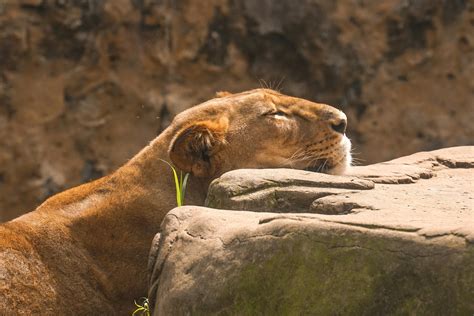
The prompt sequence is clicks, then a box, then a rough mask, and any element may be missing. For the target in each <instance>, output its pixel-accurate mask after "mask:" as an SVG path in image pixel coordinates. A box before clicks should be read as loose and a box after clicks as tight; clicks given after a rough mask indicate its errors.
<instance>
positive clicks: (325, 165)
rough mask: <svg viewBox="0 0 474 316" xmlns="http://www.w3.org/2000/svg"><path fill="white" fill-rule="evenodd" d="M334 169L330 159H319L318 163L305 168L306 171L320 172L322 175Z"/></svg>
mask: <svg viewBox="0 0 474 316" xmlns="http://www.w3.org/2000/svg"><path fill="white" fill-rule="evenodd" d="M331 169H332V162H330V161H329V159H318V160H316V162H314V163H313V164H311V166H308V167H306V168H304V170H306V171H312V172H320V173H327V172H328V171H329V170H331Z"/></svg>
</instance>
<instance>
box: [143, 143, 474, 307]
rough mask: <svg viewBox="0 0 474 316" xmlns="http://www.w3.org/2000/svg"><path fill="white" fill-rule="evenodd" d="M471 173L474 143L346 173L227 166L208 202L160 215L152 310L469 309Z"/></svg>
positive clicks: (473, 256) (473, 254) (473, 262)
mask: <svg viewBox="0 0 474 316" xmlns="http://www.w3.org/2000/svg"><path fill="white" fill-rule="evenodd" d="M473 177H474V147H472V146H471V147H454V148H448V149H442V150H437V151H433V152H425V153H417V154H414V155H411V156H408V157H402V158H399V159H396V160H392V161H388V162H384V163H379V164H374V165H369V166H365V167H356V168H354V169H353V170H352V172H351V173H350V174H348V175H344V176H330V175H325V174H320V173H312V172H308V171H301V170H289V169H277V170H275V169H263V170H236V171H231V172H228V173H226V174H224V175H223V176H222V177H221V178H219V179H217V180H215V181H214V182H213V183H212V184H211V187H210V190H209V195H208V200H207V205H208V206H210V207H212V208H205V207H197V206H185V207H180V208H175V209H173V210H172V211H171V212H170V213H168V215H167V216H166V217H165V220H164V221H163V225H162V231H161V234H158V235H157V236H156V237H155V240H154V242H153V244H152V251H151V255H150V259H149V272H150V283H149V284H150V288H149V294H148V297H149V299H150V302H151V306H152V308H153V309H154V310H153V312H154V315H168V314H180V315H181V314H182V315H187V314H199V315H200V314H203V315H220V314H226V315H233V314H241V313H245V314H248V315H261V314H272V315H286V314H292V313H295V314H298V315H303V314H304V315H335V314H356V315H360V314H368V315H372V314H375V315H386V314H411V313H414V314H437V313H442V314H446V315H451V314H453V315H454V314H462V315H464V314H466V315H469V314H472V312H473V311H474V305H473V303H472V300H471V299H470V297H471V296H472V295H471V293H472V291H473V290H474V284H473V283H472V282H467V281H466V280H472V279H473V278H474V247H473V245H474V225H473V217H472V211H473V209H472V207H473V203H472V201H473V198H474V197H473V192H472V190H470V189H469V188H470V187H472V179H473ZM216 207H217V208H218V209H216ZM243 311H245V312H243Z"/></svg>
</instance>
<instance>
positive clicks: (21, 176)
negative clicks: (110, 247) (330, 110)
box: [0, 0, 474, 221]
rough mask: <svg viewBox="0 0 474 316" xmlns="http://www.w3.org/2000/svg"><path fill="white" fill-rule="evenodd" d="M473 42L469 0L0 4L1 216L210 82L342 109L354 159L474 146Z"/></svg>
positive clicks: (144, 131)
mask: <svg viewBox="0 0 474 316" xmlns="http://www.w3.org/2000/svg"><path fill="white" fill-rule="evenodd" d="M473 48H474V1H472V0H416V1H408V0H405V1H403V0H399V1H376V0H368V1H364V0H338V1H325V0H299V1H292V0H281V1H272V0H259V1H256V0H206V1H197V0H154V1H152V0H76V1H72V0H0V221H4V220H7V219H10V218H12V217H14V216H16V215H18V214H21V213H23V212H26V211H29V210H31V209H33V208H34V207H35V206H36V205H37V204H39V203H40V202H41V201H43V200H44V199H45V198H46V197H48V196H49V195H51V194H54V193H56V192H58V191H60V190H64V189H66V188H68V187H71V186H74V185H78V184H80V183H83V182H85V181H89V180H91V179H94V178H97V177H99V176H101V175H103V174H106V173H109V172H111V171H113V170H114V169H115V168H117V167H118V166H120V165H121V164H123V163H124V162H126V161H127V159H129V158H131V157H132V156H133V155H134V154H135V153H136V152H138V151H139V149H140V148H141V147H143V146H144V145H146V144H147V142H149V141H150V140H152V139H153V138H154V137H155V136H156V135H157V134H158V133H159V132H160V131H161V130H162V129H163V128H164V127H166V126H167V124H169V122H170V120H171V119H172V117H173V116H174V115H175V114H176V113H178V112H180V111H182V110H183V109H186V108H188V107H190V106H192V105H195V104H197V103H199V102H201V101H204V100H206V99H209V98H211V97H212V96H213V95H214V93H215V91H219V90H228V91H231V92H238V91H242V90H245V89H250V88H256V87H260V86H271V87H273V88H279V89H281V90H282V92H284V93H287V94H291V95H295V96H299V97H303V98H308V99H310V100H315V101H320V102H326V103H329V104H332V105H334V106H337V107H339V108H341V109H342V110H344V111H345V112H346V113H347V114H348V116H349V131H348V134H349V136H350V137H351V138H352V139H353V142H354V147H355V152H356V153H358V154H357V157H358V158H359V159H360V160H361V161H362V163H363V164H365V163H372V162H377V161H382V160H387V159H390V158H393V157H397V156H402V155H405V154H410V153H413V152H417V151H421V150H431V149H435V148H440V147H444V146H452V145H462V144H473V139H474V123H473V122H474V108H473V107H474V50H473Z"/></svg>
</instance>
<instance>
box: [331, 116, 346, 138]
mask: <svg viewBox="0 0 474 316" xmlns="http://www.w3.org/2000/svg"><path fill="white" fill-rule="evenodd" d="M331 128H332V129H333V130H334V131H336V132H338V133H340V134H344V133H345V132H346V128H347V118H345V117H340V118H338V119H335V120H334V121H333V122H331Z"/></svg>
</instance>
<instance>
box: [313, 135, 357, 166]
mask: <svg viewBox="0 0 474 316" xmlns="http://www.w3.org/2000/svg"><path fill="white" fill-rule="evenodd" d="M340 146H341V147H340V151H339V156H340V157H342V158H337V159H336V160H337V162H336V163H334V162H333V161H331V160H328V159H319V160H318V161H317V162H316V164H314V165H313V166H310V167H307V168H305V169H304V170H307V171H312V172H320V173H327V174H332V175H342V174H344V173H346V171H347V170H348V169H349V168H350V166H351V163H352V156H351V141H350V140H349V138H347V137H346V136H345V135H344V137H343V138H342V140H341V143H340Z"/></svg>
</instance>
